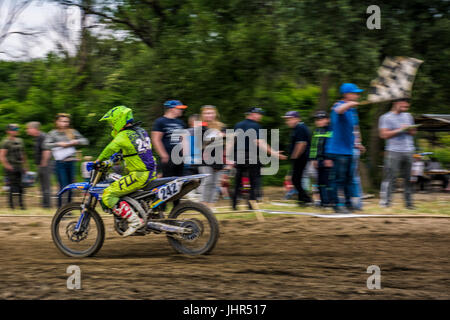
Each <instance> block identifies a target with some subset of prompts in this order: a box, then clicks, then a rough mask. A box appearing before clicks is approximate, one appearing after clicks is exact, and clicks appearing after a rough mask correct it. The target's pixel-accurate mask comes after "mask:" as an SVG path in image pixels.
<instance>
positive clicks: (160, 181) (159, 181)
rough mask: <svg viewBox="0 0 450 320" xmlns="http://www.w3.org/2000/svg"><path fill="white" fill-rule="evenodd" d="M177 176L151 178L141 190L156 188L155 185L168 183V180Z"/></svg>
mask: <svg viewBox="0 0 450 320" xmlns="http://www.w3.org/2000/svg"><path fill="white" fill-rule="evenodd" d="M177 178H178V177H166V178H159V179H155V180H152V181H150V183H149V184H147V185H146V186H145V187H144V188H143V190H145V191H150V190H152V189H153V188H157V187H159V186H161V185H163V184H165V183H168V182H170V181H173V180H175V179H177Z"/></svg>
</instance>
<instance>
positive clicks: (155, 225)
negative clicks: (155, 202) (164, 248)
mask: <svg viewBox="0 0 450 320" xmlns="http://www.w3.org/2000/svg"><path fill="white" fill-rule="evenodd" d="M147 228H148V229H151V230H156V231H164V232H172V233H189V230H187V229H186V228H182V227H177V226H173V225H170V224H166V223H161V222H153V221H149V222H148V223H147Z"/></svg>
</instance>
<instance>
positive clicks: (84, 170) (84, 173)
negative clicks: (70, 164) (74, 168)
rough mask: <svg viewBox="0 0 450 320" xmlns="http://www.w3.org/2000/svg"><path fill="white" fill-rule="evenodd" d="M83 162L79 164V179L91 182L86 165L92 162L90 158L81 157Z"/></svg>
mask: <svg viewBox="0 0 450 320" xmlns="http://www.w3.org/2000/svg"><path fill="white" fill-rule="evenodd" d="M83 160H84V161H83V162H82V163H81V166H80V169H81V178H82V179H83V180H84V181H86V182H89V181H90V180H91V172H90V171H88V168H87V167H88V163H89V162H91V161H92V160H93V157H92V156H84V157H83Z"/></svg>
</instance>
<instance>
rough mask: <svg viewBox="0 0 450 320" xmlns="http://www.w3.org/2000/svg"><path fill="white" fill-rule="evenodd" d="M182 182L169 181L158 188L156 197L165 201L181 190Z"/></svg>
mask: <svg viewBox="0 0 450 320" xmlns="http://www.w3.org/2000/svg"><path fill="white" fill-rule="evenodd" d="M182 185H183V183H182V182H177V181H174V182H170V183H168V184H166V185H165V186H163V187H161V188H160V189H159V190H158V198H160V199H161V200H163V201H165V200H167V199H169V198H172V197H173V196H174V195H176V194H177V193H179V192H180V191H181V186H182Z"/></svg>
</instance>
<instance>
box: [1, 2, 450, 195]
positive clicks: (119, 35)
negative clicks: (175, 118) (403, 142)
mask: <svg viewBox="0 0 450 320" xmlns="http://www.w3.org/2000/svg"><path fill="white" fill-rule="evenodd" d="M370 5H378V6H379V7H380V9H381V29H374V30H369V29H368V28H367V26H366V21H367V19H368V18H369V16H370V14H368V13H366V10H367V7H368V6H370ZM449 12H450V1H447V0H434V1H433V0H411V1H395V2H393V1H391V2H384V1H372V0H371V1H351V0H335V1H318V0H316V1H311V0H305V1H296V0H273V1H263V0H245V1H244V0H215V1H207V0H153V1H152V0H147V1H144V0H142V1H137V0H126V1H108V0H78V1H77V0H74V1H57V0H53V1H52V0H46V1H45V0H30V1H25V0H17V1H14V0H0V112H1V113H0V130H2V132H4V128H5V127H6V125H7V124H8V123H11V122H14V123H18V124H20V125H21V126H22V128H24V125H25V123H26V122H28V121H40V122H41V123H42V124H43V130H44V131H49V130H50V129H52V128H53V126H54V123H53V120H54V115H55V114H56V113H58V112H69V113H71V114H72V116H73V126H74V127H75V128H77V129H78V130H79V131H80V132H81V133H82V134H83V135H84V136H85V137H87V138H88V139H89V141H90V145H89V146H88V147H86V148H84V149H83V154H84V155H92V156H96V155H97V154H98V153H99V151H100V150H101V149H102V147H103V146H104V145H105V144H106V143H107V141H109V140H110V136H109V131H110V130H109V129H105V127H104V126H100V125H99V123H98V119H99V118H100V117H101V116H102V115H103V114H104V113H105V112H106V111H107V110H108V109H109V108H111V107H112V106H114V105H119V104H124V105H127V106H129V107H131V108H133V110H134V112H135V117H136V118H138V119H139V120H142V121H143V124H144V127H145V128H146V129H150V128H151V125H152V123H153V121H154V120H155V119H156V118H157V117H159V116H160V115H161V114H162V113H163V108H162V103H163V102H164V101H165V100H167V99H180V100H181V101H182V102H183V103H185V104H187V105H188V106H189V108H188V109H187V112H186V114H185V117H187V116H189V115H191V114H193V113H198V111H199V109H200V107H201V106H202V105H205V104H213V105H216V106H217V107H218V110H219V112H220V114H221V117H222V119H221V120H222V121H223V122H224V123H226V124H227V125H228V126H231V127H232V126H233V125H234V123H236V122H237V121H239V120H241V119H242V118H243V113H244V112H245V110H247V108H248V107H249V106H253V105H257V106H260V107H262V108H264V109H265V110H266V116H265V117H264V118H263V122H262V124H263V127H265V128H280V130H281V132H280V133H281V134H280V137H281V148H285V147H287V144H288V138H289V135H288V131H289V129H288V128H287V127H285V125H284V124H283V120H282V118H281V115H283V114H284V113H285V112H286V111H287V110H298V111H299V112H300V114H301V116H302V119H303V120H304V121H305V122H306V123H307V124H308V125H312V124H313V119H312V114H313V113H314V111H315V110H318V109H324V110H329V109H330V107H331V105H332V103H333V102H334V101H335V99H337V98H338V91H337V88H338V87H339V85H340V84H341V83H342V82H353V83H356V84H358V86H360V87H362V88H363V89H368V87H369V83H370V80H371V79H374V78H375V77H376V75H377V74H376V71H377V68H378V67H379V66H380V64H381V62H382V61H383V59H384V58H385V57H386V56H409V57H414V58H417V59H421V60H424V63H423V64H422V66H421V67H420V68H419V72H418V73H417V76H416V80H415V83H414V88H413V91H412V103H411V112H412V113H413V114H414V115H420V114H424V113H430V114H433V113H435V114H449V113H450V90H449V89H448V85H449V83H450V68H449V67H450V20H449ZM366 92H367V90H366ZM366 92H365V93H366ZM389 108H390V104H389V103H381V104H371V105H367V106H361V107H360V108H359V110H358V111H359V115H360V120H361V129H362V135H363V143H364V144H365V146H366V147H367V149H368V152H367V153H366V154H365V155H364V156H363V158H362V161H363V163H364V165H365V168H366V170H367V173H365V174H364V173H363V178H365V179H364V180H365V184H366V187H367V188H378V186H379V182H380V174H381V170H379V167H378V165H380V164H381V163H382V150H383V142H382V141H381V140H380V139H379V137H378V128H377V122H378V118H379V116H380V115H381V114H383V113H385V112H386V111H387V110H388V109H389ZM3 135H4V134H1V135H0V136H3ZM21 137H22V138H23V139H24V140H25V142H26V144H27V146H28V147H27V148H26V149H27V151H29V152H30V154H29V159H31V158H32V157H31V152H32V148H31V145H32V140H31V138H30V137H28V136H27V135H26V133H25V130H21ZM430 137H431V136H430V134H429V133H420V131H419V135H418V138H417V139H418V141H417V145H418V146H419V147H420V149H421V151H433V152H434V154H435V156H437V158H438V159H439V161H440V162H441V163H442V164H443V165H444V166H447V167H448V166H449V165H450V136H449V134H448V133H437V134H434V136H433V139H434V140H433V145H431V144H430ZM30 165H31V168H33V166H32V164H31V163H30ZM287 166H288V164H287V163H286V164H282V167H281V170H280V171H279V173H278V174H277V175H275V176H273V177H267V178H265V179H264V183H265V184H271V185H281V184H282V181H283V176H284V175H285V174H286V171H287V169H288V167H287ZM369 176H370V179H368V178H367V177H369Z"/></svg>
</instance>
